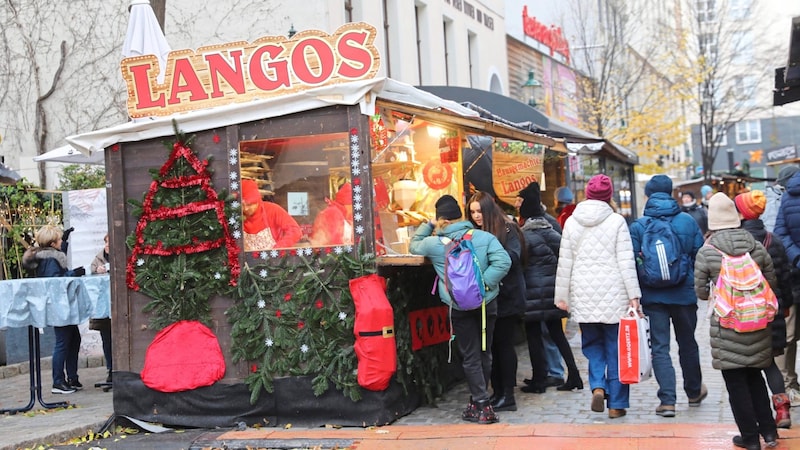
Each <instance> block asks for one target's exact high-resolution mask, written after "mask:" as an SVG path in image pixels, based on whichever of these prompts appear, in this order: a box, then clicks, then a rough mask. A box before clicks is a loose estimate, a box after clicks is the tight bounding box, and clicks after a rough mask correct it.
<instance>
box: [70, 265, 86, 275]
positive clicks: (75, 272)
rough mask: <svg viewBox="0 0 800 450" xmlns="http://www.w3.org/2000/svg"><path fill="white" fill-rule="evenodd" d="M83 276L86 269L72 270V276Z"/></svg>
mask: <svg viewBox="0 0 800 450" xmlns="http://www.w3.org/2000/svg"><path fill="white" fill-rule="evenodd" d="M84 275H86V269H84V268H83V267H77V268H75V269H72V276H74V277H82V276H84Z"/></svg>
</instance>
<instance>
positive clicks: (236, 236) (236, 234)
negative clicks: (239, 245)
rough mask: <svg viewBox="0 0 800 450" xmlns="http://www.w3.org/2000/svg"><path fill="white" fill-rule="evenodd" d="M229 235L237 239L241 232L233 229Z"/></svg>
mask: <svg viewBox="0 0 800 450" xmlns="http://www.w3.org/2000/svg"><path fill="white" fill-rule="evenodd" d="M231 236H233V238H234V239H239V238H241V237H242V233H241V232H240V231H239V230H233V233H231Z"/></svg>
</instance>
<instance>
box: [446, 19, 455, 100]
mask: <svg viewBox="0 0 800 450" xmlns="http://www.w3.org/2000/svg"><path fill="white" fill-rule="evenodd" d="M443 28H444V36H443V38H444V79H445V85H447V86H450V82H451V80H450V68H451V67H455V61H451V60H452V59H453V58H455V52H454V51H453V48H452V47H453V42H454V41H455V38H454V37H453V36H452V34H453V22H451V21H450V20H445V21H444V27H443Z"/></svg>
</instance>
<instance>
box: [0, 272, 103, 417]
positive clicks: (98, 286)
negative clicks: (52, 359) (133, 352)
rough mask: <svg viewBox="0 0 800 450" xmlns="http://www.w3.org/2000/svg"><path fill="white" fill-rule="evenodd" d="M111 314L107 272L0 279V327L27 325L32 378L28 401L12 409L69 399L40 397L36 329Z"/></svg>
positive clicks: (62, 404) (60, 403) (3, 411)
mask: <svg viewBox="0 0 800 450" xmlns="http://www.w3.org/2000/svg"><path fill="white" fill-rule="evenodd" d="M108 317H111V292H110V279H109V276H108V275H92V276H85V277H54V278H22V279H17V280H0V329H6V328H22V327H28V353H29V365H30V378H31V383H30V384H31V397H30V402H29V403H28V404H27V405H26V406H24V407H22V408H15V409H6V410H0V413H10V414H14V413H17V412H24V411H28V410H30V409H31V408H33V406H34V405H35V403H36V400H37V399H38V401H39V403H40V404H41V405H42V406H43V407H45V408H57V407H62V406H66V405H67V404H68V402H59V403H47V402H45V401H44V400H42V368H41V361H40V359H41V352H40V348H39V333H38V331H37V328H45V327H49V326H53V327H63V326H66V325H78V324H81V323H83V322H85V321H87V320H89V319H90V318H91V319H104V318H108Z"/></svg>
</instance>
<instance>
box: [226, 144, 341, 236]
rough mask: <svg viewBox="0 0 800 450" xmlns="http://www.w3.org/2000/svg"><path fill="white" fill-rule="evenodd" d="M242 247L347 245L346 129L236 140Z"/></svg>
mask: <svg viewBox="0 0 800 450" xmlns="http://www.w3.org/2000/svg"><path fill="white" fill-rule="evenodd" d="M239 151H240V157H239V170H240V175H241V180H242V189H241V192H242V214H243V217H242V220H243V228H244V249H245V251H262V250H273V249H282V248H294V247H309V246H311V247H328V246H340V245H351V244H352V243H353V226H352V215H353V210H352V187H351V185H350V170H349V161H350V158H349V147H348V135H347V133H328V134H318V135H312V136H291V137H284V138H275V139H259V140H248V141H241V142H240V143H239Z"/></svg>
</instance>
